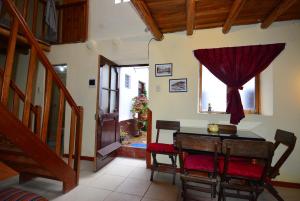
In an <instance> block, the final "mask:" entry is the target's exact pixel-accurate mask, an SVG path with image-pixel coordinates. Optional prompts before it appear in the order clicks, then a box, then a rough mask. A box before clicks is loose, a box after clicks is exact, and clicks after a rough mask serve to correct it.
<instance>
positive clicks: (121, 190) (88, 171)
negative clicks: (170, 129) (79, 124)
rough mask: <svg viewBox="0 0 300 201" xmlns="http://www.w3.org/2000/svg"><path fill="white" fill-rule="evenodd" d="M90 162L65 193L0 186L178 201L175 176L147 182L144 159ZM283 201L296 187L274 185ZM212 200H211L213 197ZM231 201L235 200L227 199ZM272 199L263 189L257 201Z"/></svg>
mask: <svg viewBox="0 0 300 201" xmlns="http://www.w3.org/2000/svg"><path fill="white" fill-rule="evenodd" d="M92 169H93V168H92V163H91V162H87V161H82V165H81V176H80V177H81V178H80V184H79V186H78V187H76V188H75V189H74V190H72V191H71V192H69V193H66V194H62V192H61V190H62V184H61V183H60V182H56V181H52V180H47V179H41V178H38V179H35V180H33V181H30V182H28V183H26V184H24V185H18V178H17V177H15V178H12V179H9V180H6V181H3V182H0V189H2V188H5V187H7V186H14V187H17V188H22V189H24V190H28V191H31V192H34V193H37V194H40V195H43V196H44V197H46V198H48V199H49V200H54V201H180V200H181V198H180V180H179V176H178V177H177V180H176V185H171V181H172V176H171V175H169V174H165V173H159V174H155V177H154V180H155V181H154V182H150V181H149V177H150V171H149V170H147V169H146V168H145V161H143V160H136V159H127V158H116V159H115V160H114V161H112V162H111V163H110V164H109V165H107V166H106V167H105V168H103V169H102V170H100V171H98V172H96V173H94V172H93V171H92ZM278 191H279V192H280V194H281V195H282V196H283V197H284V199H285V201H298V200H299V198H300V190H299V189H287V188H278ZM200 197H201V199H203V200H204V201H208V200H209V201H211V200H212V199H210V196H208V195H207V194H201V195H200ZM213 200H214V199H213ZM227 200H228V201H235V200H236V199H227ZM273 200H275V199H274V198H273V197H271V196H270V195H269V194H268V193H267V192H264V193H263V194H262V195H261V196H260V198H259V201H273Z"/></svg>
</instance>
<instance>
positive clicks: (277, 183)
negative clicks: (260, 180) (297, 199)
mask: <svg viewBox="0 0 300 201" xmlns="http://www.w3.org/2000/svg"><path fill="white" fill-rule="evenodd" d="M271 183H272V184H273V185H274V186H278V187H286V188H297V189H300V183H292V182H285V181H271Z"/></svg>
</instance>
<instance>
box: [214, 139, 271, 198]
mask: <svg viewBox="0 0 300 201" xmlns="http://www.w3.org/2000/svg"><path fill="white" fill-rule="evenodd" d="M222 153H223V154H225V159H224V160H223V161H222V160H220V161H219V171H220V173H221V183H220V190H219V198H218V200H219V201H221V200H222V199H223V200H225V199H226V197H234V198H240V199H247V200H250V201H255V200H257V198H258V196H259V195H260V193H261V192H263V189H264V181H265V179H266V176H267V173H268V171H269V169H270V165H271V162H272V157H273V153H274V146H273V143H271V142H265V141H250V140H224V141H223V144H222ZM235 192H236V193H235ZM240 192H243V193H240Z"/></svg>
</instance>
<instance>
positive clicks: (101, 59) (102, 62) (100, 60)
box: [94, 55, 152, 170]
mask: <svg viewBox="0 0 300 201" xmlns="http://www.w3.org/2000/svg"><path fill="white" fill-rule="evenodd" d="M105 64H107V65H109V66H111V67H119V68H132V67H142V66H147V67H148V68H150V66H149V64H131V65H118V64H116V63H115V62H113V61H111V60H110V59H108V58H106V57H104V56H103V55H99V57H98V73H97V98H96V113H95V121H96V124H95V147H94V151H95V152H94V154H95V155H94V156H95V157H94V167H95V168H94V169H95V170H96V166H97V164H96V163H97V151H98V150H97V121H98V118H99V110H98V105H99V93H100V91H99V89H100V86H99V82H100V68H101V66H104V65H105ZM119 101H120V100H119ZM119 106H120V103H119V104H118V107H119ZM148 135H149V134H148V132H147V144H148V143H149V142H148V140H149V139H150V142H151V138H152V136H150V138H149V136H148ZM146 155H147V154H146ZM146 162H147V164H148V163H149V157H147V156H146Z"/></svg>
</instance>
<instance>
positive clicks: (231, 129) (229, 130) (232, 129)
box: [217, 124, 237, 134]
mask: <svg viewBox="0 0 300 201" xmlns="http://www.w3.org/2000/svg"><path fill="white" fill-rule="evenodd" d="M217 125H218V127H219V132H220V133H225V134H236V132H237V128H236V125H225V124H217Z"/></svg>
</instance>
